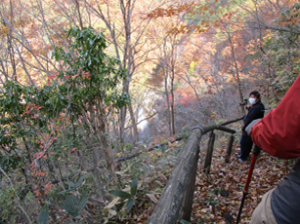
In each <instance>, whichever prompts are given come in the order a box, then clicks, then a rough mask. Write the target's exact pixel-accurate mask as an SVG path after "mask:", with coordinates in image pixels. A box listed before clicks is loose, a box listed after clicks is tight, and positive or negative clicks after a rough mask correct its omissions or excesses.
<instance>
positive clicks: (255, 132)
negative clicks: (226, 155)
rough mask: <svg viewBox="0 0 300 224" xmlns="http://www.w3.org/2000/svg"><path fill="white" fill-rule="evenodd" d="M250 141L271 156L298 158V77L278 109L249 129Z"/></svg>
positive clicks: (299, 85)
mask: <svg viewBox="0 0 300 224" xmlns="http://www.w3.org/2000/svg"><path fill="white" fill-rule="evenodd" d="M250 135H251V137H252V141H253V142H254V143H255V144H256V145H257V146H258V147H260V148H261V149H262V150H264V151H266V152H267V153H269V154H271V155H272V156H275V157H278V158H282V159H291V158H296V157H300V76H298V78H297V79H296V81H295V82H294V83H293V85H292V86H291V88H290V89H289V90H288V92H287V93H286V95H285V96H284V98H283V99H282V100H281V102H280V103H279V105H278V107H277V108H275V109H273V110H271V111H270V112H269V113H268V114H267V115H266V116H265V117H264V118H263V119H261V120H260V121H259V122H258V123H257V124H256V125H255V126H253V128H252V129H251V132H250Z"/></svg>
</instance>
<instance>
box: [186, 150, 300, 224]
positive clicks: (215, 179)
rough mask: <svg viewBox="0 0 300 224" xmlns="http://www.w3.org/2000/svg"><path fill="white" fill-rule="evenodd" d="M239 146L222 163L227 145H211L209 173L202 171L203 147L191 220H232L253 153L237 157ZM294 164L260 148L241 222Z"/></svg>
mask: <svg viewBox="0 0 300 224" xmlns="http://www.w3.org/2000/svg"><path fill="white" fill-rule="evenodd" d="M239 153H240V148H239V147H237V146H235V147H233V152H232V155H231V158H230V162H229V163H225V154H226V147H225V146H223V147H219V148H216V149H214V153H213V159H212V164H211V169H210V174H205V173H204V172H203V165H204V160H205V150H203V151H201V152H200V159H199V163H200V164H198V172H197V178H196V187H195V192H194V203H193V211H192V218H191V223H224V224H225V223H235V222H236V218H237V215H238V212H239V208H240V202H241V200H242V196H243V190H244V186H245V183H246V179H247V175H248V171H249V168H250V163H251V159H252V153H251V154H250V156H249V157H250V158H249V159H248V161H247V162H244V163H240V162H238V160H237V159H236V157H237V156H238V154H239ZM293 165H294V161H293V160H292V161H285V160H280V159H277V158H274V157H271V156H270V155H268V154H267V153H265V152H263V151H262V152H261V153H260V155H259V156H258V158H257V160H256V164H255V167H254V171H253V175H252V179H251V182H250V186H249V190H248V192H249V194H248V195H247V197H246V200H245V203H244V207H243V210H242V211H243V212H242V214H241V221H240V223H249V222H250V220H251V216H252V213H253V211H254V209H255V208H256V207H257V206H258V204H259V202H260V201H261V199H262V197H263V195H264V194H265V193H266V192H268V191H269V190H271V189H273V188H275V187H276V186H277V184H278V183H279V182H280V180H282V179H283V178H284V177H285V176H286V174H288V173H289V171H290V170H291V168H292V167H293Z"/></svg>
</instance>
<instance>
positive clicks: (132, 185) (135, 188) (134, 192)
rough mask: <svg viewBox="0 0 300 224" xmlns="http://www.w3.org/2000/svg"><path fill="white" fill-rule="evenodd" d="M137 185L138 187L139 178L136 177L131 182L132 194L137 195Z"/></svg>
mask: <svg viewBox="0 0 300 224" xmlns="http://www.w3.org/2000/svg"><path fill="white" fill-rule="evenodd" d="M137 187H138V181H137V178H136V177H135V178H134V179H133V180H132V182H131V189H130V192H131V196H135V195H136V193H137Z"/></svg>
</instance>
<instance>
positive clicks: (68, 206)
mask: <svg viewBox="0 0 300 224" xmlns="http://www.w3.org/2000/svg"><path fill="white" fill-rule="evenodd" d="M76 198H77V196H70V195H67V196H66V203H64V204H62V207H63V208H64V209H65V210H66V212H67V213H69V214H70V215H71V216H73V217H74V218H75V217H77V216H78V215H77V210H76V207H75V204H76ZM73 199H75V201H74V200H73Z"/></svg>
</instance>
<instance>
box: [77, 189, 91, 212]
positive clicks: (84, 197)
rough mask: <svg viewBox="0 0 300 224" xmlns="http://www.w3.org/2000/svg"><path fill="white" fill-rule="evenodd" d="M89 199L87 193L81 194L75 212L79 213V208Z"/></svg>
mask: <svg viewBox="0 0 300 224" xmlns="http://www.w3.org/2000/svg"><path fill="white" fill-rule="evenodd" d="M88 199H89V195H86V192H84V194H82V196H81V198H80V201H79V204H78V209H77V212H78V213H80V212H81V210H82V209H83V208H84V206H85V205H86V203H87V201H88Z"/></svg>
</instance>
